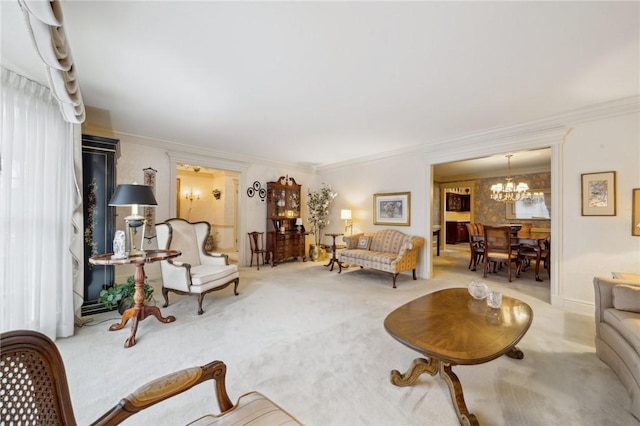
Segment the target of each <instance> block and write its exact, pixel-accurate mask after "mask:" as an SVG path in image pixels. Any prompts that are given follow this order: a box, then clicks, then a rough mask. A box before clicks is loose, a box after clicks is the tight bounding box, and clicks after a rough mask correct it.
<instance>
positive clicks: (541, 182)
mask: <svg viewBox="0 0 640 426" xmlns="http://www.w3.org/2000/svg"><path fill="white" fill-rule="evenodd" d="M500 181H501V179H499V178H495V177H494V178H487V179H479V180H475V181H473V182H472V189H471V192H472V194H473V198H472V200H473V206H472V207H471V209H472V211H473V221H474V222H480V223H484V224H488V225H497V224H503V223H510V222H512V223H531V226H532V227H533V228H544V229H549V230H550V229H551V221H550V220H523V219H511V220H508V219H507V215H506V207H505V205H504V204H503V203H498V202H496V201H493V200H492V199H491V185H493V184H494V183H497V182H500ZM513 181H514V182H515V183H516V184H517V183H518V182H520V181H523V182H526V183H527V184H528V185H529V188H530V189H531V190H532V191H538V190H542V189H546V190H549V189H550V188H551V173H549V172H545V173H533V174H527V175H514V176H513ZM469 183H470V182H466V184H469ZM443 185H444V183H441V182H434V188H433V216H432V223H433V224H434V225H437V224H439V223H440V220H441V216H442V214H441V208H442V207H441V202H440V199H441V192H442V186H443ZM545 201H546V203H547V207H548V209H549V211H551V200H550V199H549V197H546V200H545Z"/></svg>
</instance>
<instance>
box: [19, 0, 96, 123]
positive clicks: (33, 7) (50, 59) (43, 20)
mask: <svg viewBox="0 0 640 426" xmlns="http://www.w3.org/2000/svg"><path fill="white" fill-rule="evenodd" d="M18 3H19V4H20V8H21V9H22V11H23V13H24V16H25V21H26V23H27V27H28V30H29V33H30V34H31V39H32V40H33V44H34V46H35V48H36V51H37V53H38V55H39V56H40V59H42V62H44V64H45V69H46V72H47V80H48V81H49V88H50V89H51V93H52V94H53V96H54V97H55V98H56V99H57V100H58V104H59V106H60V110H61V111H62V115H63V117H64V119H65V121H67V122H69V123H82V122H83V121H84V119H85V110H84V102H83V101H82V94H81V92H80V85H79V84H78V80H77V78H76V73H75V68H74V66H73V58H72V56H71V47H70V46H69V42H68V40H67V37H66V35H65V31H64V27H63V26H62V22H63V19H62V9H61V7H60V3H59V2H58V0H50V1H49V0H18Z"/></svg>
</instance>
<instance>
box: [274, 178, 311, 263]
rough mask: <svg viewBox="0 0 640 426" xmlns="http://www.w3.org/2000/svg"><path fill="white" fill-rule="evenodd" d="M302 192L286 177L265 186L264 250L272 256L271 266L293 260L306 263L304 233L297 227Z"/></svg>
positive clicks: (302, 229)
mask: <svg viewBox="0 0 640 426" xmlns="http://www.w3.org/2000/svg"><path fill="white" fill-rule="evenodd" d="M301 188H302V185H298V184H297V183H296V181H295V179H293V178H292V177H288V176H281V177H280V178H279V179H278V180H277V181H275V182H267V247H268V248H269V249H270V250H271V255H272V256H273V258H272V259H271V260H272V265H276V264H277V263H280V262H282V261H283V260H286V259H292V258H302V260H303V261H305V260H306V257H305V235H306V232H305V231H304V227H302V226H300V225H296V219H299V218H300V205H301V204H300V202H301V198H300V190H301Z"/></svg>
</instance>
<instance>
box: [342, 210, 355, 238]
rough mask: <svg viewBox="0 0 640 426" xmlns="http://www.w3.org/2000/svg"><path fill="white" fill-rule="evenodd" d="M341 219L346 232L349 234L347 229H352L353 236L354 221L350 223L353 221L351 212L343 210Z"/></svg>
mask: <svg viewBox="0 0 640 426" xmlns="http://www.w3.org/2000/svg"><path fill="white" fill-rule="evenodd" d="M340 219H343V220H344V232H347V228H351V232H350V233H351V234H353V221H351V223H349V221H350V220H351V210H349V209H342V210H340Z"/></svg>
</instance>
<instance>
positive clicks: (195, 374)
mask: <svg viewBox="0 0 640 426" xmlns="http://www.w3.org/2000/svg"><path fill="white" fill-rule="evenodd" d="M226 373H227V366H226V365H225V364H224V363H223V362H222V361H213V362H211V363H209V364H206V365H203V366H202V367H192V368H186V369H184V370H180V371H176V372H174V373H170V374H167V375H166V376H163V377H160V378H159V379H156V380H153V381H151V382H149V383H147V384H145V385H143V386H141V387H139V388H138V389H136V390H135V391H134V392H133V393H132V394H130V395H128V396H127V397H126V398H123V399H121V400H120V402H118V404H117V405H116V406H115V407H113V408H112V409H111V410H109V411H108V412H106V413H105V414H104V415H103V416H102V417H100V418H99V419H98V420H96V421H95V422H94V423H93V425H100V426H102V425H115V424H119V423H120V422H122V421H123V420H125V419H126V418H128V417H129V416H131V415H133V414H135V413H137V412H139V411H142V410H144V409H145V408H148V407H151V406H152V405H155V404H157V403H158V402H161V401H163V400H165V399H168V398H171V397H173V396H175V395H178V394H180V393H182V392H184V391H186V390H189V389H191V388H192V387H194V386H195V385H198V384H200V383H202V382H205V381H207V380H211V379H213V380H215V381H216V398H217V401H218V407H219V408H220V412H221V413H224V412H225V411H228V410H230V409H231V408H233V404H232V403H231V400H230V399H229V395H228V394H227V388H226V384H225V377H226Z"/></svg>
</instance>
